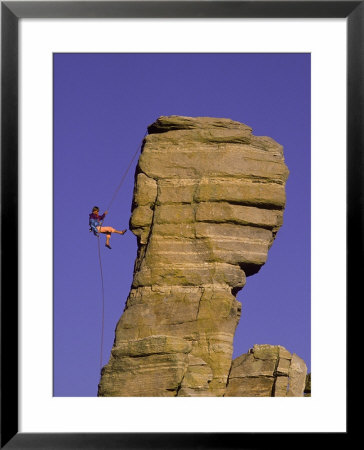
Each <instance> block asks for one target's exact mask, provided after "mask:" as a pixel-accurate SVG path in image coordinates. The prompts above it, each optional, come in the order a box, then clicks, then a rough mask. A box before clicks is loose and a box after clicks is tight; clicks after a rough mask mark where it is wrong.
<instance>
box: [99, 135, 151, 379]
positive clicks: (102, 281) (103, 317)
mask: <svg viewBox="0 0 364 450" xmlns="http://www.w3.org/2000/svg"><path fill="white" fill-rule="evenodd" d="M146 135H147V132H146V133H145V134H144V136H143V140H142V142H141V143H140V145H139V147H138V148H137V150H136V152H135V153H134V155H133V157H132V159H131V161H130V163H129V165H128V167H127V168H126V170H125V171H124V173H123V176H122V177H121V180H120V183H119V185H118V186H117V188H116V189H115V192H114V194H113V196H112V198H111V201H110V202H109V204H108V206H107V208H106V211H109V209H110V207H111V205H112V203H113V202H114V200H115V198H116V196H117V194H118V192H119V190H120V188H121V186H122V185H123V183H124V181H125V178H126V175H127V174H128V172H129V170H130V168H131V165H132V164H133V161H134V159H135V157H136V155H137V154H138V153H139V151H140V149H141V146H142V143H143V141H144V138H145V136H146ZM105 218H106V216H105V217H104V218H103V220H102V222H101V225H100V227H102V224H103V223H104V220H105ZM97 238H98V239H97V248H98V256H99V265H100V276H101V294H102V320H101V349H100V371H101V369H102V351H103V346H104V322H105V289H104V275H103V271H102V260H101V250H100V235H98V236H97Z"/></svg>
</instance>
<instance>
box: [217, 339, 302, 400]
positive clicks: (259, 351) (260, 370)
mask: <svg viewBox="0 0 364 450" xmlns="http://www.w3.org/2000/svg"><path fill="white" fill-rule="evenodd" d="M306 374H307V367H306V364H305V362H304V361H303V360H302V359H301V358H299V357H298V356H297V355H296V354H293V355H291V353H290V352H289V351H287V350H286V349H285V348H284V347H282V346H280V345H254V347H253V348H252V349H250V350H249V352H248V353H246V354H245V355H241V356H239V357H238V358H236V359H234V361H233V363H232V365H231V371H230V374H229V379H228V384H227V388H226V392H225V396H226V397H303V395H304V391H305V386H306Z"/></svg>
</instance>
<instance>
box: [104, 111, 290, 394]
mask: <svg viewBox="0 0 364 450" xmlns="http://www.w3.org/2000/svg"><path fill="white" fill-rule="evenodd" d="M148 132H149V134H148V135H147V136H146V137H145V139H144V142H143V146H142V153H141V156H140V158H139V161H138V165H137V169H136V174H135V188H134V195H133V204H132V216H131V219H130V229H131V230H132V231H133V233H134V234H135V235H136V236H137V240H138V253H137V258H136V261H135V267H134V278H133V282H132V286H131V290H130V294H129V297H128V299H127V302H126V306H125V310H124V312H123V315H122V317H121V319H120V320H119V322H118V324H117V327H116V332H115V342H114V346H113V349H112V351H111V357H110V360H109V363H108V364H107V365H106V366H105V367H104V368H103V370H102V377H101V381H100V384H99V392H98V395H99V396H222V395H224V393H225V389H226V384H227V379H228V374H229V370H230V367H231V358H232V351H233V337H234V333H235V329H236V326H237V324H238V322H239V318H240V313H241V304H240V302H238V301H237V300H236V294H237V292H238V291H239V290H240V289H242V288H243V286H244V285H245V282H246V277H247V276H250V275H253V274H254V273H256V272H257V271H258V270H259V269H260V267H261V266H262V265H263V264H264V263H265V262H266V260H267V254H268V249H269V248H270V246H271V245H272V243H273V240H274V238H275V236H276V233H277V231H278V230H279V228H280V226H281V225H282V219H283V210H284V206H285V182H286V179H287V176H288V169H287V167H286V165H285V163H284V158H283V149H282V146H281V145H279V144H278V143H277V142H275V141H274V140H273V139H271V138H268V137H257V136H253V135H252V130H251V128H250V127H248V126H246V125H244V124H242V123H239V122H235V121H233V120H230V119H215V118H209V117H200V118H191V117H180V116H169V117H160V118H159V119H158V120H157V121H156V122H155V123H153V124H152V125H150V127H149V128H148Z"/></svg>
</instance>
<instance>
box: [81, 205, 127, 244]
mask: <svg viewBox="0 0 364 450" xmlns="http://www.w3.org/2000/svg"><path fill="white" fill-rule="evenodd" d="M99 210H100V208H99V207H98V206H94V207H93V208H92V213H91V214H90V215H89V225H90V231H92V232H93V233H94V235H95V236H97V237H99V233H103V234H106V244H105V247H107V248H109V249H110V250H111V247H110V237H111V233H117V234H124V233H126V230H122V231H119V230H115V228H113V227H103V226H102V222H103V221H104V219H105V216H106V214H107V213H108V211H105V212H104V214H103V215H102V216H99Z"/></svg>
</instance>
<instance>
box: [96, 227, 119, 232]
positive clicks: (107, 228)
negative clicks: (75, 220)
mask: <svg viewBox="0 0 364 450" xmlns="http://www.w3.org/2000/svg"><path fill="white" fill-rule="evenodd" d="M97 231H98V232H99V233H114V232H115V228H113V227H97Z"/></svg>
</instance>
